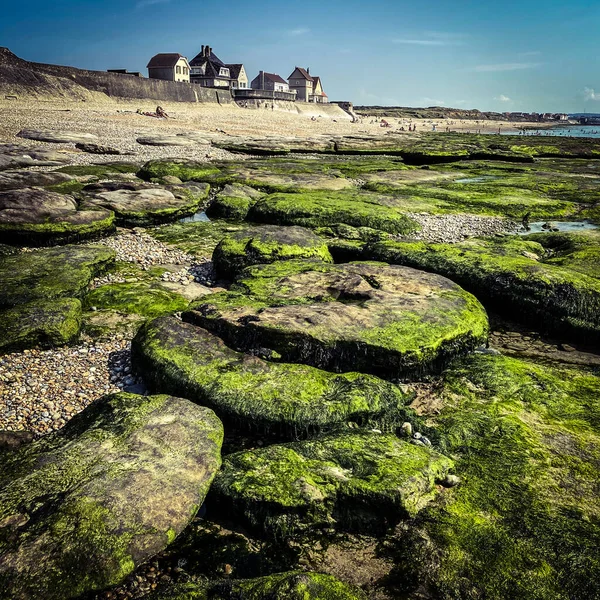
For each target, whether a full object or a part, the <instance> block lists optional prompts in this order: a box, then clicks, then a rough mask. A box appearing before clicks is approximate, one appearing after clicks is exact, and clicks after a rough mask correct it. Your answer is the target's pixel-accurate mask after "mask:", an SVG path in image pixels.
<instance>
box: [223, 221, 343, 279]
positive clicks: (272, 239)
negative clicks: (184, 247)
mask: <svg viewBox="0 0 600 600" xmlns="http://www.w3.org/2000/svg"><path fill="white" fill-rule="evenodd" d="M212 258H213V263H214V266H215V270H216V272H217V275H218V276H219V277H222V278H225V279H231V278H233V277H234V276H235V275H236V274H237V273H239V272H240V271H242V270H243V269H244V268H246V267H248V266H250V265H255V264H266V263H273V262H276V261H281V260H292V259H308V260H316V261H323V262H328V263H331V262H333V259H332V257H331V254H330V253H329V249H328V247H327V244H326V242H325V241H324V240H323V239H322V238H320V237H318V236H317V235H315V234H313V233H312V232H311V231H310V230H307V229H303V228H302V227H272V226H268V225H267V226H263V227H249V228H247V229H244V230H242V231H241V232H238V233H232V234H229V235H227V236H225V237H224V238H223V239H222V240H221V241H220V242H219V243H218V245H217V247H216V248H215V251H214V252H213V256H212Z"/></svg>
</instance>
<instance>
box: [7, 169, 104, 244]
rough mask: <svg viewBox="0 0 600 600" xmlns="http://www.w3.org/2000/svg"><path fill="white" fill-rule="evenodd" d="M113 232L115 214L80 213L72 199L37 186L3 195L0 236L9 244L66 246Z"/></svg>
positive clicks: (88, 211)
mask: <svg viewBox="0 0 600 600" xmlns="http://www.w3.org/2000/svg"><path fill="white" fill-rule="evenodd" d="M59 175H60V174H59ZM112 231H114V213H113V212H112V211H108V210H79V206H78V204H77V202H76V200H75V198H73V197H72V196H68V195H66V194H59V193H56V192H51V191H48V190H45V189H42V188H35V187H32V188H24V189H19V190H8V191H4V192H0V234H2V236H3V238H4V240H5V241H7V242H10V243H16V244H24V245H25V244H27V245H32V246H43V245H53V244H64V243H67V242H69V241H79V240H82V239H89V238H92V237H100V236H103V235H108V234H109V233H111V232H112Z"/></svg>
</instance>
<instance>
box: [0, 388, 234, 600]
mask: <svg viewBox="0 0 600 600" xmlns="http://www.w3.org/2000/svg"><path fill="white" fill-rule="evenodd" d="M222 438H223V429H222V425H221V423H220V421H219V420H218V419H217V417H216V416H215V414H214V413H213V412H212V411H211V410H209V409H207V408H202V407H199V406H197V405H195V404H193V403H192V402H189V401H188V400H182V399H180V398H172V397H169V396H149V397H143V396H136V395H133V394H116V395H113V396H106V397H104V398H101V399H100V400H97V401H96V402H95V403H93V404H92V405H90V406H89V407H88V408H86V409H85V410H84V411H83V412H82V413H80V414H79V415H77V416H76V417H74V418H73V419H72V420H71V421H70V422H69V423H68V424H67V425H66V426H65V427H64V428H63V429H62V430H61V431H59V432H57V433H54V434H51V435H48V436H45V437H43V438H41V439H39V440H37V441H35V442H33V443H31V444H29V445H27V446H24V447H22V448H20V449H18V450H17V451H15V452H12V453H10V454H7V455H6V456H5V457H3V461H2V463H1V464H0V598H6V599H7V600H8V599H11V600H20V599H22V600H26V599H27V600H29V599H31V598H47V599H49V600H50V599H56V600H64V599H65V598H73V597H76V596H78V595H80V594H83V593H85V592H88V591H91V590H96V589H102V588H104V587H107V586H111V585H116V584H118V583H119V582H120V581H122V579H123V578H124V577H125V576H126V575H128V574H129V573H130V572H132V571H133V570H134V569H135V568H136V567H137V566H138V565H139V564H141V563H143V562H144V561H145V560H147V559H148V558H150V557H151V556H153V555H154V554H156V553H157V552H159V551H160V550H162V549H163V548H165V547H166V546H167V545H168V544H169V543H170V542H172V541H173V539H174V538H175V537H176V536H177V535H178V534H179V533H180V532H181V531H182V530H183V529H184V527H185V526H186V525H187V524H188V522H189V521H190V520H191V519H192V518H193V516H194V514H195V513H196V511H197V510H198V508H199V507H200V505H201V504H202V502H203V500H204V496H205V494H206V492H207V491H208V488H209V486H210V483H211V481H212V478H213V477H214V475H215V472H216V471H217V470H218V468H219V465H220V448H221V442H222Z"/></svg>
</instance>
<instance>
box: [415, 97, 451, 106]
mask: <svg viewBox="0 0 600 600" xmlns="http://www.w3.org/2000/svg"><path fill="white" fill-rule="evenodd" d="M421 102H422V103H423V104H427V105H428V106H445V105H446V103H445V102H444V101H443V100H436V99H435V98H427V97H425V98H423V99H422V100H421Z"/></svg>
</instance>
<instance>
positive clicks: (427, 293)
mask: <svg viewBox="0 0 600 600" xmlns="http://www.w3.org/2000/svg"><path fill="white" fill-rule="evenodd" d="M183 318H184V320H186V321H189V322H192V323H195V324H197V325H200V326H201V327H205V328H206V329H208V330H209V331H212V332H214V333H217V334H218V335H219V336H220V337H222V338H223V339H224V340H225V342H226V343H228V344H229V345H231V346H233V347H235V348H238V349H242V350H246V351H250V350H256V349H257V348H259V347H260V348H269V349H271V350H273V351H276V352H278V353H279V354H281V356H282V360H285V361H288V362H301V363H305V364H311V365H313V366H316V367H319V368H324V369H327V370H333V371H342V372H343V371H349V370H358V371H362V372H365V373H374V374H376V375H383V376H385V377H398V376H401V375H412V376H414V375H416V374H418V373H422V372H425V371H429V370H437V369H438V368H440V367H441V366H443V365H444V364H445V363H446V362H447V360H448V359H449V358H451V357H453V356H455V355H456V354H460V353H463V352H466V351H469V350H472V349H474V348H476V347H477V346H479V345H481V344H483V343H485V341H486V339H487V315H486V313H485V311H484V309H483V307H482V306H481V304H479V302H478V301H477V300H476V299H475V298H474V297H473V296H472V295H471V294H469V293H467V292H465V291H464V290H463V289H462V288H460V287H459V286H458V285H456V284H455V283H453V282H452V281H450V280H449V279H446V278H444V277H440V276H438V275H434V274H431V273H425V272H423V271H417V270H415V269H410V268H400V267H397V266H390V265H386V264H383V263H350V264H341V265H330V264H327V263H318V262H310V261H298V260H289V261H279V262H276V263H273V264H271V265H256V266H254V267H249V268H248V269H246V271H245V272H244V273H243V274H242V276H240V277H239V278H238V280H237V282H236V285H235V286H233V287H232V288H231V291H230V292H224V293H218V294H213V295H212V296H210V297H209V298H208V299H207V300H205V301H204V300H203V301H200V302H198V303H195V304H193V305H192V306H191V307H190V310H189V311H187V312H185V313H184V314H183Z"/></svg>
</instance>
